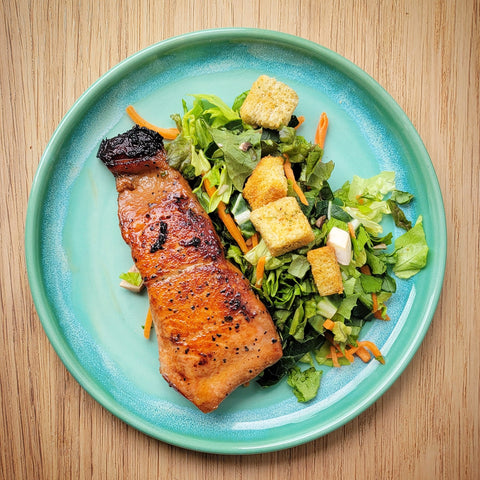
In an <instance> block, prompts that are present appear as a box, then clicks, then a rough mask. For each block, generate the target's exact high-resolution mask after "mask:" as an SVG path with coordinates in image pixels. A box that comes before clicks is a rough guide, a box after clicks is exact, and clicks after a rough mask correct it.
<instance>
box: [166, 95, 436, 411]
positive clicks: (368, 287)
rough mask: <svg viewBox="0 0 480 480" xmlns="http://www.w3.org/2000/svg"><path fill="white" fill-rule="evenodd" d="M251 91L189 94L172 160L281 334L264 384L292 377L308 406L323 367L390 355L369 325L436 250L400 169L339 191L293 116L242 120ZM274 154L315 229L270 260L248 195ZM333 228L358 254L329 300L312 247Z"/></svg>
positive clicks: (170, 148) (177, 117)
mask: <svg viewBox="0 0 480 480" xmlns="http://www.w3.org/2000/svg"><path fill="white" fill-rule="evenodd" d="M247 94H248V91H247V92H244V93H242V94H240V95H239V96H238V97H237V98H236V99H235V101H234V103H233V105H232V106H231V107H230V106H228V105H227V104H225V103H224V102H223V101H222V100H221V99H220V98H218V97H217V96H215V95H193V96H192V99H191V104H190V105H189V104H187V101H185V100H183V113H182V114H174V115H172V118H173V120H174V121H175V123H176V125H177V128H178V131H179V135H178V136H177V137H176V138H175V139H173V140H171V141H168V142H166V150H167V158H168V161H169V163H170V165H171V166H172V167H174V168H176V169H178V170H179V171H180V172H181V173H182V174H183V176H184V177H185V178H186V179H187V180H188V181H189V182H190V184H191V186H192V189H193V191H194V193H195V194H196V195H197V197H198V200H199V201H200V203H201V205H202V206H203V207H204V209H205V210H206V211H207V213H209V214H210V216H211V219H212V221H213V223H214V226H215V228H216V231H217V232H218V234H219V236H220V238H221V241H222V243H223V245H224V248H225V252H226V257H227V258H228V259H229V260H230V261H231V262H232V263H234V264H235V265H236V266H237V267H238V268H239V269H240V270H241V271H242V273H243V274H244V275H245V276H246V277H247V278H248V279H249V281H250V283H251V285H252V288H253V289H254V290H255V292H256V293H257V295H258V296H259V297H260V299H261V300H262V301H263V302H264V304H265V305H266V307H267V308H268V310H269V312H270V314H271V316H272V318H273V321H274V323H275V325H276V328H277V330H278V332H279V335H280V338H281V340H282V347H283V357H282V358H281V360H280V361H278V362H277V363H276V364H274V365H273V366H271V367H269V368H267V369H266V370H265V371H264V372H263V373H262V374H261V375H260V376H259V377H258V378H257V381H258V383H259V384H260V385H261V386H264V387H267V386H271V385H274V384H276V383H277V382H278V381H279V380H280V379H282V378H284V377H286V379H287V383H288V385H290V386H291V387H292V389H293V392H294V394H295V395H296V397H297V399H298V400H299V401H300V402H306V401H309V400H311V399H312V398H314V397H315V396H316V395H317V391H318V389H319V386H320V380H321V376H322V370H321V368H322V365H325V366H335V367H340V366H343V365H350V364H351V363H352V362H353V361H359V360H355V359H356V358H357V357H359V358H360V359H361V360H363V361H369V360H370V359H371V358H376V359H377V360H378V361H380V362H382V363H383V362H384V361H385V360H384V358H383V356H382V355H381V353H380V352H379V351H378V349H377V348H376V346H375V345H373V343H371V342H368V340H360V335H361V332H362V327H363V326H364V325H365V323H366V322H372V321H388V320H389V317H388V314H387V304H388V299H389V298H390V297H391V296H392V295H393V294H394V293H395V291H396V281H397V279H408V278H409V277H411V276H412V275H415V274H416V273H417V272H418V271H419V270H420V269H422V268H423V267H424V266H425V265H426V261H427V253H428V246H427V243H426V240H425V233H424V230H423V226H422V217H421V216H420V217H418V218H417V219H416V221H415V222H414V223H413V225H412V223H411V221H409V220H408V219H407V218H406V215H405V213H404V210H403V206H404V205H406V204H408V203H409V202H411V201H412V200H413V196H412V195H411V194H410V193H407V192H403V191H399V190H397V189H396V186H395V173H394V172H388V171H384V172H380V173H379V174H378V175H375V176H373V177H372V178H361V177H359V176H357V175H354V176H353V178H351V179H346V181H345V183H344V184H343V185H342V186H341V187H340V188H338V189H336V190H334V189H332V187H331V185H330V184H329V178H330V176H331V174H332V171H333V169H334V163H333V162H332V161H329V162H323V161H322V156H323V149H322V148H321V147H320V146H319V145H317V144H315V143H311V142H309V141H308V140H307V139H305V138H304V137H302V136H301V135H299V134H298V131H301V129H298V130H297V128H296V127H297V126H298V123H299V121H298V119H297V118H296V117H295V116H293V115H292V117H291V120H290V123H289V124H288V125H285V126H281V127H280V128H279V129H278V130H272V129H267V128H260V127H255V126H251V125H248V124H246V123H245V122H244V121H242V119H241V116H240V113H239V111H240V108H241V106H242V103H243V101H244V100H245V98H246V96H247ZM268 155H271V156H280V157H284V158H287V159H288V160H289V162H290V164H291V168H292V171H293V172H294V175H295V180H294V181H292V180H290V179H289V180H288V191H287V196H291V197H294V198H296V199H297V200H298V203H299V206H300V208H301V211H302V212H303V214H304V215H305V216H306V218H307V219H308V222H309V223H310V225H311V227H312V230H313V233H314V240H313V241H312V242H310V243H309V244H308V245H306V246H304V247H301V248H298V249H296V250H293V251H289V252H288V253H285V254H283V255H280V256H272V255H271V253H270V251H269V249H268V247H267V245H266V243H265V241H264V240H263V239H262V238H261V237H259V234H258V233H257V232H256V229H255V227H254V225H253V223H252V222H251V221H250V213H251V209H250V206H249V204H248V202H247V201H246V200H245V198H244V197H243V195H242V191H243V188H244V186H245V182H246V181H247V179H248V178H249V176H250V175H251V174H252V172H253V170H254V169H255V167H256V166H257V164H258V163H259V161H260V159H261V158H263V157H265V156H268ZM295 184H296V185H295ZM205 187H208V188H205ZM298 188H300V189H301V191H302V192H303V194H304V198H303V201H302V200H301V199H300V198H299V196H298ZM207 192H209V193H207ZM219 206H221V207H222V209H223V211H224V212H226V213H227V214H228V215H229V216H230V217H231V218H232V219H234V220H235V224H236V226H237V227H238V230H239V231H240V232H241V235H242V237H243V239H244V240H245V244H246V245H247V246H248V251H245V248H243V249H242V248H241V246H239V243H238V241H237V240H236V239H235V238H234V237H235V235H233V236H232V234H231V231H229V228H228V226H227V225H226V224H225V222H224V221H223V220H222V218H221V216H219V214H218V213H219ZM385 215H390V216H391V217H392V218H393V220H394V222H395V225H397V226H398V227H400V228H401V229H403V230H404V233H403V234H402V235H400V236H398V237H397V238H393V235H392V233H386V234H385V233H383V229H382V226H381V225H380V222H381V221H382V219H383V217H384V216H385ZM334 228H336V229H339V230H341V231H343V232H347V233H348V235H349V239H350V241H351V257H350V262H349V263H348V262H347V263H348V264H346V265H340V272H341V280H342V282H343V292H342V293H336V294H333V295H328V296H321V295H320V294H319V291H318V289H317V286H316V284H315V279H314V277H313V274H312V268H311V264H310V262H309V260H308V259H307V253H308V252H309V251H310V250H312V249H316V248H319V247H323V246H325V245H326V242H327V239H328V237H329V234H330V232H331V231H332V229H334ZM337 231H338V230H337ZM260 262H261V268H259V267H260V266H259V263H260ZM361 360H360V361H361Z"/></svg>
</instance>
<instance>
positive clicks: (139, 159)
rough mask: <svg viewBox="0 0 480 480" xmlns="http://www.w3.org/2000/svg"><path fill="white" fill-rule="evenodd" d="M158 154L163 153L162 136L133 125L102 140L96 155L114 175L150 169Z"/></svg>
mask: <svg viewBox="0 0 480 480" xmlns="http://www.w3.org/2000/svg"><path fill="white" fill-rule="evenodd" d="M158 154H163V156H164V155H165V149H164V146H163V137H162V136H161V135H160V134H159V133H157V132H154V131H153V130H149V129H148V128H145V127H139V126H138V125H135V126H134V127H133V128H131V129H130V130H128V131H127V132H125V133H121V134H120V135H117V136H116V137H112V138H106V139H104V140H102V143H101V144H100V147H99V149H98V152H97V157H98V158H99V159H100V160H101V161H102V162H103V163H104V164H105V166H106V167H107V168H108V169H109V170H110V171H111V172H112V173H113V174H114V175H121V174H136V173H140V172H142V171H144V170H148V169H151V168H152V162H154V159H155V158H156V157H157V156H158Z"/></svg>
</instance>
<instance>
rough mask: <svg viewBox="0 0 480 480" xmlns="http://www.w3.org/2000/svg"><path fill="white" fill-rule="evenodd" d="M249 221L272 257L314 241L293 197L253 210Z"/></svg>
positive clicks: (304, 217)
mask: <svg viewBox="0 0 480 480" xmlns="http://www.w3.org/2000/svg"><path fill="white" fill-rule="evenodd" d="M250 220H251V221H252V223H253V225H254V226H255V228H256V229H257V231H258V232H259V233H260V235H261V236H262V238H263V240H264V241H265V243H266V245H267V248H268V250H269V251H270V253H271V254H272V256H274V257H278V256H279V255H283V254H284V253H287V252H291V251H292V250H296V249H297V248H300V247H304V246H305V245H308V244H309V243H310V242H313V240H314V238H315V237H314V234H313V230H312V227H311V226H310V223H309V222H308V219H307V217H306V216H305V215H304V214H303V212H302V210H301V209H300V206H299V205H298V202H297V200H296V199H295V198H293V197H284V198H280V199H278V200H275V201H274V202H270V203H268V204H267V205H265V206H263V207H260V208H257V209H256V210H253V211H252V213H251V214H250Z"/></svg>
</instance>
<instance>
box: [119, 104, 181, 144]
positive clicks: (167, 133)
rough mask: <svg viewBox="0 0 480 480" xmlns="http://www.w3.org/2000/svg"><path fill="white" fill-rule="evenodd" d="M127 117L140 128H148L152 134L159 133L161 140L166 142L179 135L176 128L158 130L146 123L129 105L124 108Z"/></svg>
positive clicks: (158, 128)
mask: <svg viewBox="0 0 480 480" xmlns="http://www.w3.org/2000/svg"><path fill="white" fill-rule="evenodd" d="M126 111H127V114H128V116H129V117H130V118H131V119H132V120H133V121H134V122H135V123H136V124H137V125H139V126H140V127H146V128H149V129H150V130H153V131H154V132H157V133H159V134H160V135H161V136H162V137H163V138H165V139H167V140H174V139H175V138H177V136H178V134H179V133H180V132H179V131H178V128H160V127H157V126H155V125H152V124H151V123H150V122H147V121H146V120H145V119H144V118H142V117H141V116H140V115H139V114H138V113H137V111H136V110H135V109H134V108H133V106H132V105H129V106H128V107H127V108H126Z"/></svg>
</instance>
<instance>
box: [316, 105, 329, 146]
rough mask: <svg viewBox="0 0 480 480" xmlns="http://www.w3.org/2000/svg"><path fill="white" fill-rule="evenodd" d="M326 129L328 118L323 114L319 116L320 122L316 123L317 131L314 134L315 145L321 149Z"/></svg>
mask: <svg viewBox="0 0 480 480" xmlns="http://www.w3.org/2000/svg"><path fill="white" fill-rule="evenodd" d="M327 128H328V117H327V114H326V113H325V112H323V113H322V114H321V115H320V120H319V121H318V125H317V131H316V132H315V143H316V144H317V145H318V146H319V147H320V148H323V146H324V145H325V137H326V136H327Z"/></svg>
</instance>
